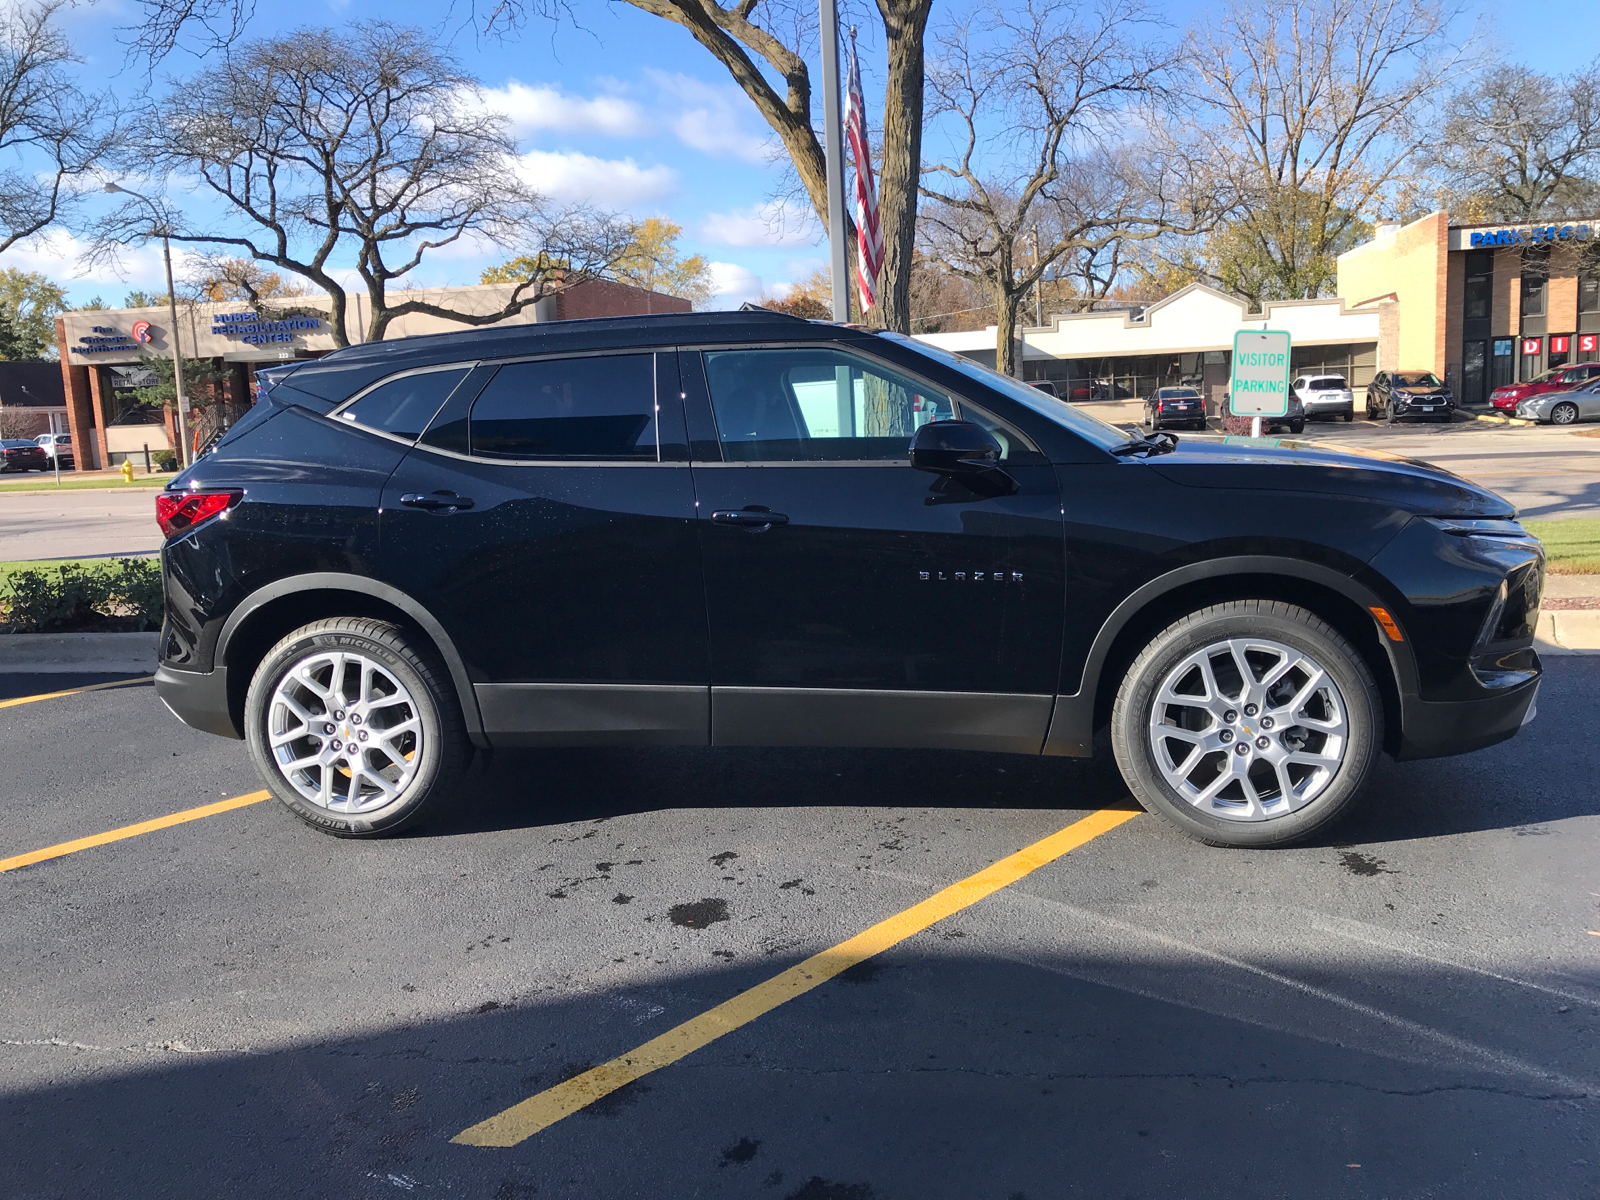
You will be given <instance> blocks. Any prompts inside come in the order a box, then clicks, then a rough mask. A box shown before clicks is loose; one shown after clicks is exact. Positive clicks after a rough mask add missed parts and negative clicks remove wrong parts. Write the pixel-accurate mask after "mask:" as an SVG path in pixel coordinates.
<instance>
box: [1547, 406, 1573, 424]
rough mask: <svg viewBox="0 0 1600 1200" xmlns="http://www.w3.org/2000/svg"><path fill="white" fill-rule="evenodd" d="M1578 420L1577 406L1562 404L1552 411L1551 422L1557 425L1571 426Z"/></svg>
mask: <svg viewBox="0 0 1600 1200" xmlns="http://www.w3.org/2000/svg"><path fill="white" fill-rule="evenodd" d="M1577 419H1578V406H1577V405H1576V404H1567V403H1562V404H1558V405H1556V406H1555V407H1554V408H1553V409H1551V410H1550V420H1551V422H1552V423H1554V424H1556V425H1571V424H1572V423H1573V422H1574V421H1576V420H1577Z"/></svg>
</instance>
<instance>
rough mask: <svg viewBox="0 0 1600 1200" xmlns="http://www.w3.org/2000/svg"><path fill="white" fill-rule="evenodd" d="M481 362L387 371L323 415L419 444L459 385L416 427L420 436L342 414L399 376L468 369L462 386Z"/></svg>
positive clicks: (404, 442)
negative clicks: (389, 372) (374, 424)
mask: <svg viewBox="0 0 1600 1200" xmlns="http://www.w3.org/2000/svg"><path fill="white" fill-rule="evenodd" d="M479 365H480V364H479V363H478V361H477V360H472V361H470V362H467V361H463V362H448V363H433V364H431V365H429V366H426V367H407V368H406V369H405V370H404V371H396V372H395V373H394V374H393V375H385V376H384V377H383V378H382V379H378V380H375V381H374V382H372V383H369V384H368V385H367V386H366V387H364V388H362V389H361V390H360V391H358V392H357V393H356V394H355V395H353V396H350V397H348V398H347V399H344V400H341V401H339V403H338V404H337V405H335V406H334V407H333V408H331V409H329V410H328V411H327V412H326V413H324V414H323V419H324V420H327V421H337V422H338V423H339V427H340V428H341V429H359V430H361V431H362V432H363V433H370V434H373V435H374V436H376V437H381V438H388V439H389V440H390V441H391V442H399V443H400V444H401V445H402V446H415V445H416V444H417V442H418V440H419V439H420V438H421V437H422V435H423V434H424V433H426V432H428V426H429V425H431V424H433V419H434V417H437V416H438V415H439V409H441V408H443V407H444V406H445V405H446V404H448V403H449V402H450V397H451V396H453V395H455V392H456V388H451V389H450V390H449V392H447V393H446V394H445V397H444V399H442V400H440V401H439V407H438V408H435V409H434V410H433V412H432V413H431V414H430V415H429V417H428V419H427V420H426V421H424V422H423V423H422V428H421V429H419V430H418V431H417V436H416V437H414V438H404V437H401V436H400V435H399V434H398V433H390V432H389V431H388V430H386V429H374V428H373V427H372V426H371V425H364V424H362V423H361V422H360V421H356V420H353V419H352V420H345V419H344V415H343V414H344V410H345V409H347V408H349V407H350V406H351V405H352V404H354V403H356V402H357V401H358V400H364V399H365V398H366V397H368V396H370V395H371V394H372V393H373V392H375V391H377V390H378V389H379V388H381V387H386V386H388V385H389V384H391V383H393V382H394V381H395V380H397V379H406V378H409V377H410V376H412V375H436V374H438V373H439V372H440V371H461V370H465V371H466V374H465V375H463V376H462V377H461V380H460V382H458V383H457V384H456V387H460V386H461V384H463V383H465V382H466V381H467V379H468V378H469V377H470V376H471V375H472V372H473V371H474V370H475V369H476V368H477V367H478V366H479Z"/></svg>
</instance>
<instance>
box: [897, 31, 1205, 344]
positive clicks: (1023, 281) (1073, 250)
mask: <svg viewBox="0 0 1600 1200" xmlns="http://www.w3.org/2000/svg"><path fill="white" fill-rule="evenodd" d="M1147 25H1148V19H1147V18H1146V17H1145V15H1144V12H1143V10H1142V9H1141V8H1140V7H1139V6H1138V4H1137V0H1101V2H1080V0H1024V2H1023V3H1021V4H1016V3H1011V4H1002V5H997V6H996V7H994V8H991V9H988V10H984V11H982V12H980V14H979V15H978V16H976V17H975V18H973V19H971V20H969V21H965V22H962V23H958V24H956V25H954V26H953V27H952V28H951V29H950V30H949V32H948V33H946V34H945V36H944V37H942V38H941V40H940V53H939V58H938V61H937V62H936V63H935V65H934V67H933V69H932V70H931V71H930V73H929V86H930V88H932V90H933V95H934V97H935V100H934V112H935V116H936V119H939V120H942V121H944V122H946V123H947V124H948V125H949V126H950V127H951V128H953V130H954V135H953V137H952V139H951V140H952V142H953V143H954V154H953V155H952V156H951V157H950V158H949V159H947V160H943V161H934V162H931V163H928V164H927V165H925V166H924V167H923V179H924V183H923V186H922V194H923V196H924V197H925V198H927V199H928V200H930V201H932V204H931V205H930V206H927V207H926V208H925V209H924V212H923V225H924V238H925V241H926V243H927V246H928V251H929V253H930V255H931V256H932V257H935V258H938V259H939V260H940V261H941V262H942V263H943V264H944V266H945V267H946V269H948V270H949V271H951V272H952V273H954V274H956V275H959V276H961V277H963V278H965V279H969V280H971V281H973V282H975V283H981V284H982V285H983V286H984V287H986V288H987V289H988V291H989V295H990V297H991V299H992V301H993V303H994V306H995V309H996V314H997V331H996V342H995V366H996V368H997V369H998V370H1000V371H1003V372H1006V373H1007V374H1010V373H1013V372H1014V371H1015V370H1016V369H1017V367H1018V359H1017V356H1016V342H1015V334H1016V324H1017V309H1018V307H1019V305H1020V304H1021V302H1022V300H1023V299H1024V297H1026V296H1027V295H1028V294H1029V292H1030V291H1031V290H1032V288H1033V287H1034V285H1035V284H1036V283H1037V282H1038V281H1039V280H1040V279H1041V278H1042V277H1043V276H1044V274H1045V272H1046V271H1047V270H1049V269H1050V267H1051V266H1052V265H1053V264H1055V263H1057V262H1059V261H1061V260H1062V259H1063V258H1071V257H1073V256H1083V255H1086V254H1087V255H1096V254H1102V253H1104V252H1106V251H1107V250H1108V249H1109V248H1110V247H1112V246H1114V245H1116V244H1117V243H1119V242H1122V241H1126V240H1128V239H1148V238H1154V237H1158V236H1161V235H1163V234H1171V233H1191V232H1194V231H1196V230H1197V229H1199V228H1201V223H1202V222H1203V221H1204V220H1205V215H1206V208H1205V205H1204V204H1202V203H1201V202H1199V201H1198V200H1196V199H1195V198H1194V197H1193V196H1191V195H1190V194H1189V190H1188V188H1187V186H1186V184H1185V181H1184V180H1183V179H1182V178H1181V177H1180V175H1179V173H1178V172H1177V171H1176V170H1175V167H1174V164H1173V163H1171V162H1162V161H1157V160H1151V159H1148V158H1146V157H1144V156H1141V155H1137V154H1135V153H1134V152H1132V151H1131V150H1129V149H1127V148H1126V147H1125V146H1121V145H1118V144H1117V142H1116V140H1115V139H1116V135H1117V130H1116V126H1117V125H1118V124H1122V123H1128V122H1133V123H1134V124H1137V123H1138V121H1139V118H1140V114H1139V113H1138V112H1137V111H1136V108H1137V106H1138V105H1139V103H1140V102H1141V101H1144V100H1147V99H1149V98H1150V97H1151V96H1152V95H1153V94H1154V93H1155V92H1156V91H1157V90H1158V89H1159V88H1160V86H1161V84H1162V79H1163V76H1164V74H1165V72H1166V71H1167V69H1168V68H1169V66H1170V65H1171V61H1172V58H1171V56H1170V54H1168V53H1165V52H1163V51H1160V50H1156V49H1152V48H1150V47H1149V46H1148V45H1147V43H1146V35H1147V33H1148V29H1147ZM1034 236H1037V238H1038V241H1037V243H1035V244H1030V245H1025V244H1024V240H1025V239H1027V240H1028V241H1029V242H1030V243H1031V241H1032V238H1033V237H1034ZM1035 245H1036V246H1037V248H1036V249H1035V248H1034V246H1035ZM1030 250H1031V251H1032V253H1030V252H1029V251H1030Z"/></svg>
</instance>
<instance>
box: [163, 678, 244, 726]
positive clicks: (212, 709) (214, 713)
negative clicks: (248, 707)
mask: <svg viewBox="0 0 1600 1200" xmlns="http://www.w3.org/2000/svg"><path fill="white" fill-rule="evenodd" d="M156 695H157V696H159V697H161V703H163V704H165V705H166V706H167V711H168V712H170V713H171V714H172V715H173V716H175V717H177V718H178V720H180V721H182V722H183V723H184V724H185V725H189V726H192V727H194V728H195V729H198V730H200V731H202V732H203V733H215V734H219V735H221V736H222V737H226V738H233V739H235V740H236V741H242V740H243V739H244V732H243V731H242V730H241V729H240V728H239V726H238V725H237V724H236V723H235V721H234V719H233V711H232V708H231V706H230V705H229V703H228V668H227V667H218V668H217V669H216V670H214V671H177V670H174V669H173V668H171V667H169V666H165V665H161V666H158V667H156Z"/></svg>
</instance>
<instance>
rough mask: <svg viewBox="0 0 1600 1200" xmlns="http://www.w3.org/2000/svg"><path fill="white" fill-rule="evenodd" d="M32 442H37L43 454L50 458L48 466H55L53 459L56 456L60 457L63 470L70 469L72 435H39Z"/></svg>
mask: <svg viewBox="0 0 1600 1200" xmlns="http://www.w3.org/2000/svg"><path fill="white" fill-rule="evenodd" d="M33 440H34V441H36V442H38V443H39V445H40V446H42V447H43V448H44V452H45V453H46V454H48V455H49V456H50V465H51V466H52V467H53V466H55V465H56V464H55V459H56V456H57V455H60V457H61V465H62V467H63V468H70V467H71V466H72V465H73V463H72V435H71V434H70V433H41V434H40V435H39V436H38V437H36V438H34V439H33Z"/></svg>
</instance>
